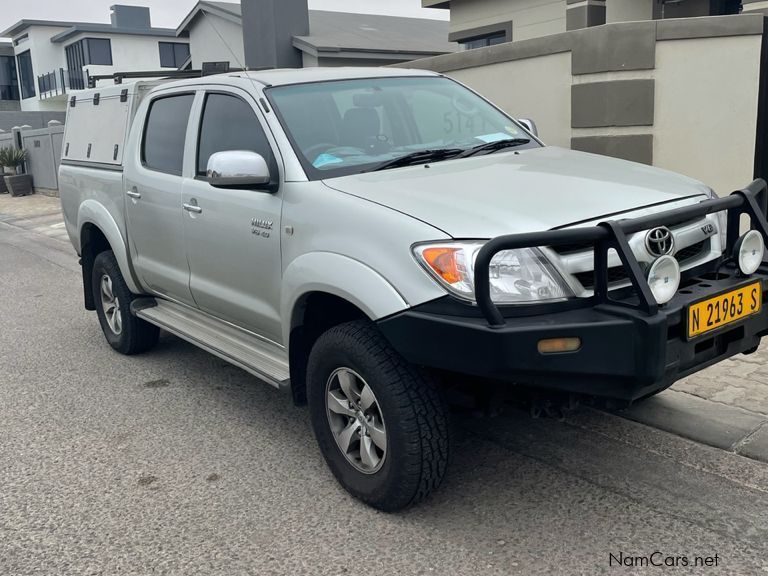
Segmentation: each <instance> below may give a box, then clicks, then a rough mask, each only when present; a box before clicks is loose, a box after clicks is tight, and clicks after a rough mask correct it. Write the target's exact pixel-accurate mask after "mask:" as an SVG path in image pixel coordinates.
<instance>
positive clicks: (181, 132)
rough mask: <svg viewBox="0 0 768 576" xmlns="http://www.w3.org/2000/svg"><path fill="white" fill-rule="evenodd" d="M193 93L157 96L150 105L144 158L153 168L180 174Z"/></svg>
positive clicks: (142, 152) (149, 166) (143, 145)
mask: <svg viewBox="0 0 768 576" xmlns="http://www.w3.org/2000/svg"><path fill="white" fill-rule="evenodd" d="M194 99H195V96H194V94H180V95H178V96H166V97H163V98H158V99H157V100H155V101H154V102H152V104H151V105H150V108H149V113H148V114H147V123H146V125H145V127H144V142H143V143H142V148H141V160H142V162H143V164H144V166H145V167H147V168H149V169H150V170H157V171H159V172H167V173H169V174H176V175H179V176H181V171H182V167H183V165H184V144H185V142H186V140H187V124H188V122H189V111H190V109H191V108H192V102H193V100H194Z"/></svg>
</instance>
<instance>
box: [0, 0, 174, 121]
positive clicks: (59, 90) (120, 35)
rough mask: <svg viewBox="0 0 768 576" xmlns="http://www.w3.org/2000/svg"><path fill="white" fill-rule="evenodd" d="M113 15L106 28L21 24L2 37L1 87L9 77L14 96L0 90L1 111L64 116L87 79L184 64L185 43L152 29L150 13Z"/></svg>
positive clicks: (131, 9) (126, 9) (127, 10)
mask: <svg viewBox="0 0 768 576" xmlns="http://www.w3.org/2000/svg"><path fill="white" fill-rule="evenodd" d="M111 10H112V12H111V22H110V23H109V24H95V23H86V22H57V21H50V20H21V21H19V22H17V23H16V24H14V25H13V26H11V27H10V28H8V29H7V30H5V31H3V32H0V37H8V38H11V40H12V44H11V47H10V48H11V49H10V51H8V49H7V48H6V49H5V51H6V52H9V53H8V54H3V48H2V47H0V84H2V83H3V81H4V80H3V78H4V77H6V76H12V74H13V73H15V74H16V80H17V82H16V90H15V91H14V90H13V89H11V88H9V89H7V90H5V91H3V90H2V88H0V108H5V107H6V106H10V105H8V104H7V102H9V101H11V102H18V105H17V109H18V108H20V109H21V110H26V111H35V110H43V111H45V110H63V109H64V108H65V106H66V100H67V93H69V92H71V91H72V90H81V89H83V88H85V87H86V86H87V82H88V80H87V79H88V76H89V75H97V74H108V73H111V72H113V71H121V72H129V71H140V70H160V69H165V68H167V69H169V70H174V69H178V68H180V67H182V66H184V65H186V64H187V61H188V60H189V41H188V40H187V39H186V38H184V37H183V36H182V37H179V36H177V34H176V30H175V29H172V28H153V27H152V24H151V19H150V11H149V8H145V7H140V6H125V5H115V6H112V8H111ZM4 55H5V56H12V58H13V62H12V63H9V62H8V61H7V60H5V59H4V58H2V56H4ZM14 97H15V99H14ZM4 102H5V104H4Z"/></svg>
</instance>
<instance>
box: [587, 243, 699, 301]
mask: <svg viewBox="0 0 768 576" xmlns="http://www.w3.org/2000/svg"><path fill="white" fill-rule="evenodd" d="M709 244H710V240H709V239H707V240H702V241H701V242H697V243H696V244H691V245H690V246H686V247H685V248H681V249H680V250H679V251H678V252H676V253H675V255H674V256H675V258H676V259H677V261H678V262H679V263H680V265H681V266H684V265H685V264H686V263H687V262H689V261H691V260H695V259H696V258H698V257H700V256H701V255H702V254H704V253H706V252H707V251H708V250H709ZM574 277H575V278H576V280H578V281H579V283H580V284H581V285H582V286H583V287H584V289H585V290H592V289H593V288H594V286H595V273H594V271H592V270H589V271H587V272H577V273H576V274H574ZM628 279H629V275H628V274H627V272H626V270H625V269H624V266H612V267H610V268H608V285H609V286H610V285H611V284H618V283H620V282H626V281H627V280H628Z"/></svg>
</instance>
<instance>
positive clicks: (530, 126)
mask: <svg viewBox="0 0 768 576" xmlns="http://www.w3.org/2000/svg"><path fill="white" fill-rule="evenodd" d="M517 121H518V122H519V123H520V124H522V125H523V128H525V129H526V130H528V132H530V133H531V134H533V135H534V136H536V137H537V138H538V137H539V130H538V128H536V122H534V121H533V120H531V119H530V118H518V119H517Z"/></svg>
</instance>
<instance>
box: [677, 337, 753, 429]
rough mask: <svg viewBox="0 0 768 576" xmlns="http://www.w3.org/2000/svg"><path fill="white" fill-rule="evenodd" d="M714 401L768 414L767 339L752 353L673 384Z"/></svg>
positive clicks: (735, 357)
mask: <svg viewBox="0 0 768 576" xmlns="http://www.w3.org/2000/svg"><path fill="white" fill-rule="evenodd" d="M673 389H675V390H678V391H680V392H687V393H688V394H694V395H695V396H699V397H701V398H706V399H707V400H712V401H713V402H721V403H723V404H728V405H730V406H738V407H739V408H744V409H746V410H751V411H752V412H758V413H760V414H766V415H768V347H767V346H766V343H765V341H764V342H763V344H762V345H761V346H760V349H759V350H758V351H757V352H755V353H754V354H750V355H749V356H744V355H741V356H734V357H733V358H731V359H729V360H726V361H725V362H721V363H720V364H716V365H715V366H712V367H710V368H707V369H706V370H702V371H701V372H699V373H697V374H694V375H693V376H689V377H688V378H685V379H684V380H681V381H680V382H678V383H677V384H675V385H674V386H673Z"/></svg>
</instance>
